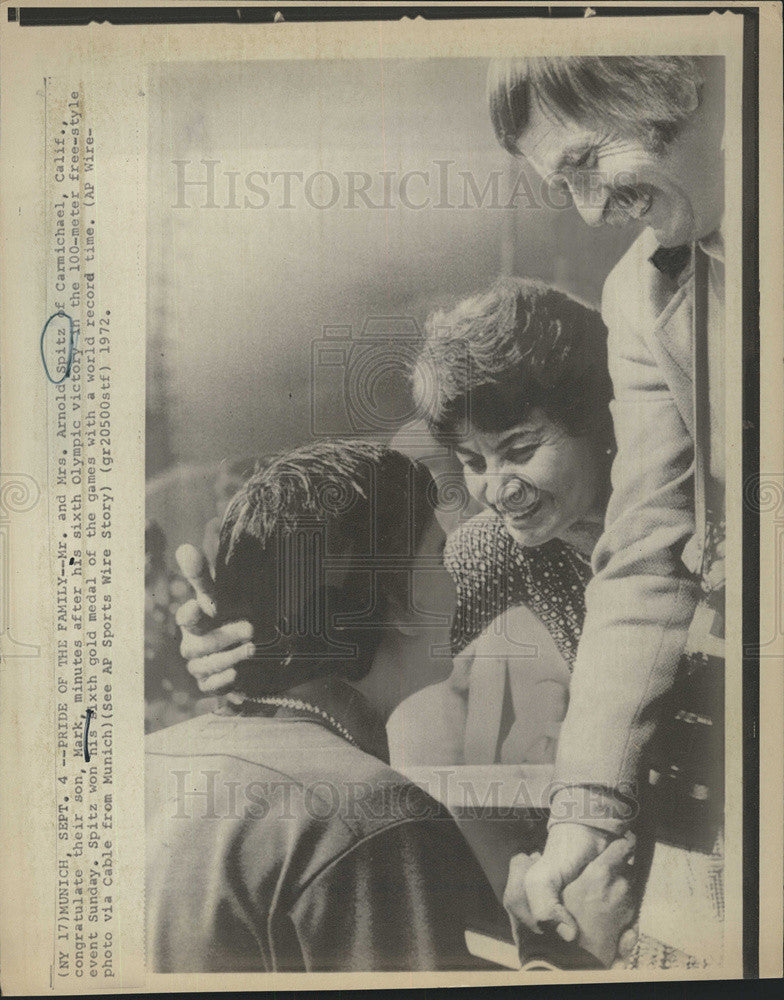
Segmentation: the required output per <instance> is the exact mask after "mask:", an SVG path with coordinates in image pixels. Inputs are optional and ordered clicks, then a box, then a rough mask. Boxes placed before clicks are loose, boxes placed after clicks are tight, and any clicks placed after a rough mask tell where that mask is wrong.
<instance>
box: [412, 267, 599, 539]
mask: <svg viewBox="0 0 784 1000" xmlns="http://www.w3.org/2000/svg"><path fill="white" fill-rule="evenodd" d="M427 330H428V338H427V341H426V344H425V347H424V348H423V350H422V352H421V354H420V357H419V359H418V361H417V364H416V366H415V369H414V373H413V380H412V381H413V392H414V396H415V398H416V400H417V403H418V406H419V407H420V410H421V412H422V415H423V417H424V419H425V421H426V423H427V424H428V426H429V428H430V430H431V432H432V433H433V435H434V436H435V437H436V439H437V440H439V441H440V442H441V443H444V444H451V445H452V446H453V447H454V450H455V454H456V455H457V456H458V458H459V460H460V462H461V463H462V465H463V471H464V475H465V481H466V486H467V487H468V490H469V492H470V493H471V495H472V496H473V497H474V498H475V499H476V500H477V501H478V502H479V503H480V504H481V505H482V506H483V507H490V508H492V509H493V510H495V511H496V512H497V513H498V514H499V515H500V516H501V517H502V518H503V521H504V524H505V526H506V529H507V530H508V532H509V533H510V534H511V535H512V537H513V538H514V539H515V541H517V542H518V543H519V544H521V545H526V546H535V545H541V544H543V543H544V542H547V541H549V540H551V539H553V538H563V539H566V540H570V539H573V538H574V537H575V535H576V534H577V535H580V534H581V533H582V532H583V530H584V526H585V525H586V523H587V524H594V525H598V524H600V523H601V519H602V517H603V514H604V505H605V503H606V500H607V496H608V492H609V466H610V461H611V456H612V454H613V435H612V423H611V418H610V411H609V402H610V398H611V395H612V389H611V385H610V378H609V375H608V372H607V362H606V350H607V348H606V336H607V334H606V330H605V328H604V325H603V323H602V321H601V319H600V317H599V315H598V313H596V312H595V311H594V310H592V309H589V308H588V307H586V306H584V305H582V303H580V302H578V301H576V300H575V299H573V298H571V297H569V296H567V295H565V294H564V293H563V292H559V291H557V290H555V289H552V288H548V287H547V286H545V285H543V284H541V283H538V282H534V281H530V280H527V279H523V278H504V279H501V280H499V281H497V282H496V283H495V285H493V287H492V288H491V289H490V291H488V292H486V293H483V294H479V295H475V296H473V297H472V298H469V299H466V300H465V301H464V302H461V303H460V304H459V305H458V306H457V307H456V308H455V309H454V310H452V311H451V312H448V313H447V312H438V313H436V314H434V315H433V316H431V318H430V319H429V321H428V324H427ZM587 551H588V552H590V549H588V550H587Z"/></svg>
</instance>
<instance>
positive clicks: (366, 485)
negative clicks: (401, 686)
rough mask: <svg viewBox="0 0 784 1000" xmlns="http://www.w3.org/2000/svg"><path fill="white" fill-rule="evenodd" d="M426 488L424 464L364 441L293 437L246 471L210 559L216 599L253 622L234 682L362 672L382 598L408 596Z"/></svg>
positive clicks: (385, 616) (290, 683)
mask: <svg viewBox="0 0 784 1000" xmlns="http://www.w3.org/2000/svg"><path fill="white" fill-rule="evenodd" d="M435 492H436V491H435V483H434V481H433V479H432V477H431V475H430V473H429V472H428V470H427V469H426V468H425V466H423V465H422V464H420V463H418V462H414V461H412V460H410V459H408V458H406V457H405V456H404V455H402V454H401V453H400V452H397V451H394V450H393V449H391V448H388V447H386V446H385V445H381V444H377V443H374V442H368V441H349V440H341V441H332V442H322V443H318V444H314V445H308V446H303V447H300V448H297V449H295V450H294V451H292V452H290V453H288V454H286V455H283V456H281V457H279V458H277V459H275V460H273V461H272V462H270V463H269V464H268V465H267V466H266V467H265V468H264V469H262V470H261V471H259V472H257V473H256V474H254V475H253V476H251V477H250V479H248V480H247V481H246V483H245V484H244V485H243V486H242V487H241V488H240V490H239V491H238V492H237V494H236V495H235V496H234V498H233V500H232V501H231V503H230V504H229V507H228V509H227V511H226V514H225V515H224V519H223V524H222V526H221V532H220V547H219V552H218V559H217V566H216V588H217V596H218V601H219V604H220V606H221V607H223V608H225V609H226V610H227V613H230V614H231V615H232V616H235V615H237V616H240V617H244V618H247V619H248V620H249V621H251V622H252V623H253V626H254V640H255V642H256V655H255V656H254V658H253V660H250V661H247V662H246V663H245V664H243V665H241V666H240V668H239V669H238V679H237V683H236V685H235V686H236V688H237V689H238V690H240V691H242V692H243V693H245V694H248V695H262V694H270V693H274V692H280V691H284V690H286V689H287V688H290V687H294V686H296V685H297V684H299V683H302V682H303V681H305V680H308V679H310V678H313V677H316V676H322V675H325V674H330V673H339V674H341V675H342V676H346V677H348V678H350V679H352V680H358V679H359V678H361V677H363V676H364V675H365V674H366V673H367V672H368V670H369V669H370V666H371V665H372V661H373V657H374V655H375V652H376V649H377V646H378V643H379V641H380V638H381V636H382V634H383V631H384V628H385V627H387V626H388V625H389V623H390V614H392V615H393V616H394V614H395V612H390V607H394V608H396V609H398V612H397V613H399V609H400V608H401V607H405V606H407V604H408V601H409V586H410V574H411V568H412V561H413V558H414V556H415V554H416V551H417V548H418V546H419V543H420V540H421V538H422V535H423V533H424V532H425V531H426V530H427V529H428V527H429V526H430V525H431V524H432V521H433V517H434V509H435V506H436V502H437V498H436V495H435Z"/></svg>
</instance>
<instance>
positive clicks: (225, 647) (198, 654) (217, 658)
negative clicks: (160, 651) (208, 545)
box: [176, 545, 254, 694]
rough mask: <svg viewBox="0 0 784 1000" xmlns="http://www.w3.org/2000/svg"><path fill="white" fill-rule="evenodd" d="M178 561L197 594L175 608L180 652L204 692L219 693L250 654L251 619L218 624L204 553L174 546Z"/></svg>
mask: <svg viewBox="0 0 784 1000" xmlns="http://www.w3.org/2000/svg"><path fill="white" fill-rule="evenodd" d="M176 555H177V562H178V563H179V565H180V570H181V571H182V575H183V576H184V577H185V579H186V580H187V581H188V582H189V583H190V585H191V586H192V587H193V589H194V591H195V594H196V596H195V597H194V598H192V599H191V600H190V601H186V602H185V604H183V605H182V606H181V607H180V608H179V609H178V611H177V624H178V625H179V626H180V628H181V629H182V642H181V643H180V653H181V654H182V656H183V657H184V658H185V659H186V660H188V670H189V671H190V673H191V674H193V676H194V677H195V678H196V681H197V683H198V685H199V690H200V691H202V692H203V693H204V694H219V693H220V692H222V691H225V690H226V689H227V688H229V687H231V685H232V684H233V683H234V681H235V680H236V677H237V670H236V667H237V664H239V663H242V661H243V660H247V659H249V658H250V657H251V656H253V653H254V645H253V643H252V642H249V640H250V639H252V638H253V626H252V625H251V624H250V622H247V621H239V622H229V623H228V624H226V625H218V624H217V623H216V620H215V619H216V618H217V616H218V609H217V606H216V604H215V597H214V586H213V581H212V576H211V575H210V570H209V564H208V562H207V559H206V557H205V555H204V553H203V552H202V551H201V550H200V549H197V548H196V547H195V546H193V545H181V546H180V547H179V549H177V553H176Z"/></svg>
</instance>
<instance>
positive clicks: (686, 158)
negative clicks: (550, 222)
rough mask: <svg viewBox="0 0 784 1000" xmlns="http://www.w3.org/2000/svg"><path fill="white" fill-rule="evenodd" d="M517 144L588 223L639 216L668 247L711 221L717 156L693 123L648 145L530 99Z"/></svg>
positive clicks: (705, 230) (715, 209)
mask: <svg viewBox="0 0 784 1000" xmlns="http://www.w3.org/2000/svg"><path fill="white" fill-rule="evenodd" d="M517 146H518V148H519V149H520V152H521V153H522V154H523V156H525V158H526V159H527V160H528V161H529V163H531V165H532V166H533V167H534V169H535V170H536V171H537V173H538V174H539V175H540V176H541V177H542V178H543V179H545V180H547V181H549V182H550V183H551V184H552V185H554V186H556V187H562V188H568V190H569V193H570V194H571V196H572V199H573V201H574V204H575V207H576V208H577V210H578V211H579V213H580V215H582V217H583V219H584V220H585V221H586V222H587V223H588V224H589V225H593V226H598V225H602V224H608V225H623V224H625V223H627V222H632V221H639V222H641V223H642V224H643V225H646V226H649V227H650V228H651V229H652V230H653V232H654V233H655V235H656V239H657V241H658V243H659V245H660V246H664V247H675V246H680V245H682V244H684V243H688V242H690V241H692V240H695V239H700V238H702V237H704V236H707V235H708V234H709V233H711V232H712V231H713V230H714V229H715V228H716V227H717V226H718V224H719V221H720V218H721V212H722V208H723V193H724V183H723V171H722V161H721V156H720V155H719V153H718V151H716V155H715V156H714V155H712V154H711V150H710V142H709V141H708V137H707V136H706V135H704V134H702V131H701V130H700V129H699V128H698V127H696V126H695V127H694V128H689V127H688V126H687V127H685V128H684V129H683V130H682V133H681V134H680V135H679V136H677V137H676V138H675V139H674V140H673V141H672V142H671V143H668V145H667V146H666V147H665V148H664V149H663V150H662V151H658V152H654V151H651V150H650V149H647V148H646V147H644V146H643V145H642V144H641V143H640V141H639V140H637V139H629V138H624V137H622V136H620V135H618V134H617V133H616V134H613V133H610V132H606V133H602V132H596V131H594V130H592V129H591V128H589V127H586V126H583V125H580V124H578V123H576V122H569V121H565V122H561V121H558V120H557V119H556V118H555V117H553V116H552V115H551V114H550V113H548V112H547V111H546V110H545V109H543V108H542V107H541V106H540V105H539V104H538V103H537V102H533V106H532V108H531V115H530V119H529V122H528V124H527V125H526V127H525V128H524V129H523V132H522V134H521V135H520V137H519V138H518V141H517ZM706 147H707V149H706ZM559 203H561V202H559Z"/></svg>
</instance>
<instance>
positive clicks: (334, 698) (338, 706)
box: [227, 677, 389, 764]
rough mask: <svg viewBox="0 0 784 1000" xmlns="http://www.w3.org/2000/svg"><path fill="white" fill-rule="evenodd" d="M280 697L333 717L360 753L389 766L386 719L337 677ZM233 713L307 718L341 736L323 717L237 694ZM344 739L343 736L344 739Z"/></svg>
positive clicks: (307, 685)
mask: <svg viewBox="0 0 784 1000" xmlns="http://www.w3.org/2000/svg"><path fill="white" fill-rule="evenodd" d="M280 696H281V697H283V698H290V699H292V700H298V701H302V702H305V703H307V704H308V705H312V706H313V707H314V708H318V709H321V710H322V711H323V712H325V713H326V714H327V716H331V717H332V719H334V720H335V721H336V722H338V723H339V725H340V726H341V727H343V728H345V729H346V731H347V732H348V733H349V734H350V735H351V737H352V738H353V740H354V741H355V742H356V744H357V746H358V747H359V749H360V750H362V751H364V752H365V753H368V754H371V755H372V756H373V757H378V759H379V760H382V761H384V763H387V764H388V763H389V743H388V741H387V734H386V728H385V726H384V720H383V719H382V718H381V717H380V716H379V714H378V713H377V712H376V711H375V710H374V709H373V708H372V706H371V705H370V703H369V702H368V700H367V699H366V698H365V697H364V695H362V694H360V692H359V691H358V690H357V689H356V688H354V687H352V686H351V685H350V684H346V683H345V682H344V681H342V680H341V679H340V678H337V677H321V678H318V679H314V680H310V681H306V682H305V683H303V684H299V685H297V686H296V687H293V688H289V689H288V690H286V691H281V692H280ZM227 700H228V702H229V705H230V709H229V710H230V711H231V712H232V713H238V714H241V715H254V714H255V715H266V714H274V715H275V717H276V718H284V719H304V720H307V721H310V722H315V723H316V724H319V725H323V726H324V727H325V728H326V729H329V730H330V731H331V732H335V733H336V734H337V735H338V736H341V733H340V732H339V731H338V730H337V729H335V727H334V726H331V725H330V724H329V721H328V720H327V719H326V718H324V717H323V716H321V717H319V716H317V715H316V714H314V713H313V712H311V711H308V710H303V709H299V708H295V707H287V706H274V705H272V706H270V705H265V704H264V703H262V702H261V701H260V700H256V699H251V698H247V697H243V696H242V695H235V696H234V697H232V698H230V699H227ZM342 738H344V737H342Z"/></svg>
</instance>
